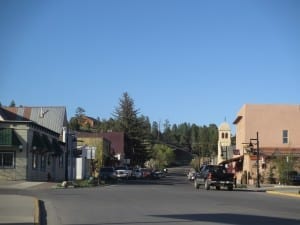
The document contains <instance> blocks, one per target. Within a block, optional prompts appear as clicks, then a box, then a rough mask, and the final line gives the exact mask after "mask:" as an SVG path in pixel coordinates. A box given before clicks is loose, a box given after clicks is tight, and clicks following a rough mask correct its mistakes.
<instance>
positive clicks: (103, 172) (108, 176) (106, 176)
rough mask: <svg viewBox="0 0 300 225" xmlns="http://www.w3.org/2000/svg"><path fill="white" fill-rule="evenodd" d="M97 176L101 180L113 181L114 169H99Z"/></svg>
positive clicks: (114, 176)
mask: <svg viewBox="0 0 300 225" xmlns="http://www.w3.org/2000/svg"><path fill="white" fill-rule="evenodd" d="M99 176H100V179H101V180H115V179H116V177H117V176H116V171H115V169H114V167H101V168H100V171H99Z"/></svg>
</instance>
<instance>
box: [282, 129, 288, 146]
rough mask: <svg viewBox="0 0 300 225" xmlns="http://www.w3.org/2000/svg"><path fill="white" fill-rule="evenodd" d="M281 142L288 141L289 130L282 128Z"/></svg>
mask: <svg viewBox="0 0 300 225" xmlns="http://www.w3.org/2000/svg"><path fill="white" fill-rule="evenodd" d="M282 143H283V144H288V143H289V131H288V130H283V131H282Z"/></svg>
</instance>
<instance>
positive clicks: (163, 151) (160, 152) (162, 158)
mask: <svg viewBox="0 0 300 225" xmlns="http://www.w3.org/2000/svg"><path fill="white" fill-rule="evenodd" d="M152 158H153V159H154V160H155V161H156V162H157V167H158V168H157V169H163V168H164V167H166V166H168V165H170V164H171V163H172V162H174V160H175V154H174V151H173V149H171V148H170V147H168V146H167V145H163V144H155V145H154V146H153V148H152Z"/></svg>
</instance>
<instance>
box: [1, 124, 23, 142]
mask: <svg viewBox="0 0 300 225" xmlns="http://www.w3.org/2000/svg"><path fill="white" fill-rule="evenodd" d="M21 144H22V142H21V141H20V139H19V137H18V135H17V134H16V132H15V131H14V129H12V128H1V129H0V146H1V145H4V146H19V145H21Z"/></svg>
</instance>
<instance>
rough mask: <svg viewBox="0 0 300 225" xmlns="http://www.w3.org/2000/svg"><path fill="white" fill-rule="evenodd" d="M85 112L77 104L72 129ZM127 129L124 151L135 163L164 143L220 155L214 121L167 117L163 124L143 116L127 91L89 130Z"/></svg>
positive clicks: (140, 161)
mask: <svg viewBox="0 0 300 225" xmlns="http://www.w3.org/2000/svg"><path fill="white" fill-rule="evenodd" d="M83 115H85V110H84V109H83V108H81V107H78V108H77V110H76V114H75V117H73V118H72V119H71V120H70V122H69V126H70V127H71V129H73V130H80V129H81V127H80V126H79V122H80V118H81V117H82V116H83ZM108 131H115V132H124V133H125V149H124V150H125V154H126V157H127V158H129V159H131V163H132V164H133V165H136V164H138V165H142V164H143V163H144V162H145V161H146V160H149V159H150V158H151V157H152V156H153V151H154V149H153V148H152V147H153V145H155V144H163V145H166V146H170V147H172V148H174V149H175V148H179V149H183V150H186V151H189V152H190V153H192V154H195V155H198V156H200V157H210V156H214V155H216V154H217V144H218V127H217V126H216V125H215V124H210V125H209V126H206V125H204V126H199V125H197V124H190V123H187V122H184V123H181V124H171V123H170V122H169V120H168V119H166V120H165V121H164V122H163V124H162V129H161V122H160V121H159V122H158V121H152V124H151V122H150V119H149V118H148V117H147V116H144V115H141V114H140V111H139V110H138V109H136V107H135V104H134V100H133V99H132V98H131V97H130V96H129V94H128V93H127V92H125V93H123V94H122V96H121V98H120V99H119V104H118V106H117V107H116V108H115V110H114V112H113V113H112V117H111V118H108V119H102V120H100V118H98V120H97V123H96V124H95V127H93V128H90V132H108Z"/></svg>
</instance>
